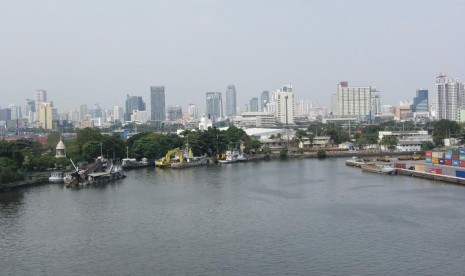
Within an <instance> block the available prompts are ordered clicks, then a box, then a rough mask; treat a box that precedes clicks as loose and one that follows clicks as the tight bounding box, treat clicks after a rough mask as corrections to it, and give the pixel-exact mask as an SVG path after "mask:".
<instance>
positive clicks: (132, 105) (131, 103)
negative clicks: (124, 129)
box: [124, 95, 145, 121]
mask: <svg viewBox="0 0 465 276" xmlns="http://www.w3.org/2000/svg"><path fill="white" fill-rule="evenodd" d="M134 110H138V111H145V103H144V101H143V100H142V97H141V96H129V95H127V97H126V113H124V120H126V121H130V120H131V115H132V112H133V111H134Z"/></svg>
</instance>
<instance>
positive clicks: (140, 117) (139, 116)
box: [131, 110, 149, 124]
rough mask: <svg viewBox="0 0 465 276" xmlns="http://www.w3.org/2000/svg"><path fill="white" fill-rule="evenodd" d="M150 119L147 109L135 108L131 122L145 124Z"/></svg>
mask: <svg viewBox="0 0 465 276" xmlns="http://www.w3.org/2000/svg"><path fill="white" fill-rule="evenodd" d="M148 121H149V114H148V113H147V111H146V110H144V111H140V110H133V111H132V114H131V122H136V123H141V124H145V123H147V122H148Z"/></svg>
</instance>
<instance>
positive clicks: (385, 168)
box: [361, 163, 397, 174]
mask: <svg viewBox="0 0 465 276" xmlns="http://www.w3.org/2000/svg"><path fill="white" fill-rule="evenodd" d="M361 168H362V171H365V172H374V173H380V174H395V173H396V172H397V169H396V168H394V167H392V166H391V165H386V164H374V163H367V164H363V165H361Z"/></svg>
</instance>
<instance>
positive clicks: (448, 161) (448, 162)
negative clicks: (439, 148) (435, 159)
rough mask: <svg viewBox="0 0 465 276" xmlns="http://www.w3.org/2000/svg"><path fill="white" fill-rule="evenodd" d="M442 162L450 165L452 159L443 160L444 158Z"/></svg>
mask: <svg viewBox="0 0 465 276" xmlns="http://www.w3.org/2000/svg"><path fill="white" fill-rule="evenodd" d="M444 164H445V165H446V166H452V160H450V159H445V160H444Z"/></svg>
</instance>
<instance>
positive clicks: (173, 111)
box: [168, 105, 182, 122]
mask: <svg viewBox="0 0 465 276" xmlns="http://www.w3.org/2000/svg"><path fill="white" fill-rule="evenodd" d="M179 119H182V107H180V106H179V105H177V106H169V107H168V121H171V122H173V121H176V120H179Z"/></svg>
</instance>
